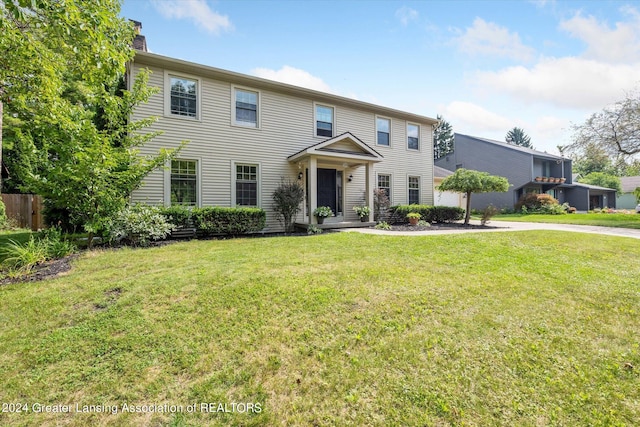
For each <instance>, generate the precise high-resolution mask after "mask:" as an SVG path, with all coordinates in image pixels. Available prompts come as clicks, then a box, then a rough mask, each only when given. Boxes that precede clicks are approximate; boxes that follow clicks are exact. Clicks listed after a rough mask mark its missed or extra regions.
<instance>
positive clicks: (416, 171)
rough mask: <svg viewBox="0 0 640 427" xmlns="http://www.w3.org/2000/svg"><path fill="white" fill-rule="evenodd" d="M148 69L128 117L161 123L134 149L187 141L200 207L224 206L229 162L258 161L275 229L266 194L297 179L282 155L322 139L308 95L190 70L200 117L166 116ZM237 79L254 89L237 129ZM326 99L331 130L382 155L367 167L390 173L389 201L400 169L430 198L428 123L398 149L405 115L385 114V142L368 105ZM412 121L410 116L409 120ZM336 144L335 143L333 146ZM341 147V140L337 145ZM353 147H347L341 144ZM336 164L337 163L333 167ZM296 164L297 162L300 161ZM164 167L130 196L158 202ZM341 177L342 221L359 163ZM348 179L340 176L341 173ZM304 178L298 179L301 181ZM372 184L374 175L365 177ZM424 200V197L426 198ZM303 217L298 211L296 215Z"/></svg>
mask: <svg viewBox="0 0 640 427" xmlns="http://www.w3.org/2000/svg"><path fill="white" fill-rule="evenodd" d="M140 62H143V61H138V62H136V63H134V65H133V73H134V74H135V73H136V72H137V70H138V69H139V67H141V66H142V65H141V64H140ZM149 68H150V69H151V71H152V74H151V76H150V85H152V86H155V87H158V88H159V89H160V90H159V92H158V93H157V94H155V95H153V96H152V97H151V99H150V101H149V102H148V103H147V104H144V105H141V106H140V107H139V108H138V109H137V110H136V113H135V114H134V119H136V118H144V117H149V116H156V117H158V120H157V121H156V123H154V124H153V125H152V126H151V129H150V130H161V131H163V133H162V135H159V136H157V137H156V138H154V139H153V140H152V141H151V142H149V143H148V144H147V145H146V146H145V147H143V148H142V150H141V154H143V155H144V154H154V153H157V152H158V151H159V150H160V149H161V148H176V147H178V146H179V145H180V141H183V140H188V141H189V142H188V144H187V145H186V146H185V147H184V148H183V149H182V151H181V152H180V154H179V156H178V157H179V158H184V159H197V160H198V161H199V162H200V165H199V170H200V175H199V176H198V180H199V185H200V188H201V200H199V201H198V204H199V205H200V206H230V205H231V198H232V197H231V195H232V191H233V190H234V189H233V188H232V182H233V180H232V174H233V173H234V171H233V170H232V164H233V162H237V163H243V164H259V165H260V171H259V175H260V183H259V186H260V190H261V192H260V194H259V195H258V198H259V204H260V206H261V207H262V208H264V209H265V210H266V211H267V230H266V231H280V230H281V224H280V222H279V221H278V218H277V216H276V215H275V214H274V212H273V209H272V199H271V195H272V193H273V191H274V190H275V189H276V187H277V186H278V184H279V183H280V180H281V178H285V179H286V178H288V179H291V180H297V175H298V172H299V170H298V166H297V164H295V163H294V164H292V163H289V162H288V161H287V157H289V156H291V155H292V154H294V153H296V152H299V151H300V150H303V149H305V148H307V147H309V146H311V145H314V144H317V143H318V142H320V141H321V140H322V139H321V138H318V137H315V136H314V135H315V123H314V103H315V102H316V101H317V100H315V99H312V98H310V97H297V96H294V95H291V94H290V93H280V92H276V91H274V90H271V89H270V88H268V87H260V85H259V82H258V83H256V86H258V87H252V86H251V85H248V84H247V82H240V83H242V84H238V82H233V81H221V80H216V79H212V78H209V77H207V75H206V74H205V75H198V77H199V79H200V84H201V87H200V94H201V99H200V100H199V106H200V108H201V110H200V113H199V117H200V119H201V120H185V119H182V118H179V117H166V116H165V111H164V96H165V94H164V73H165V70H164V69H162V68H158V67H149ZM167 71H168V72H170V73H171V74H172V75H177V76H180V75H181V74H182V73H181V72H180V70H174V69H170V68H168V69H167ZM186 74H187V75H195V74H197V71H194V70H192V69H189V71H188V72H187V73H186ZM236 84H238V85H239V86H242V87H243V88H246V89H248V90H255V91H259V93H260V100H259V105H260V107H261V111H260V113H259V114H260V128H258V129H256V128H249V127H247V128H244V127H239V126H232V125H231V123H232V117H231V115H232V112H233V110H232V96H233V89H232V88H233V86H234V85H236ZM318 103H320V104H322V105H325V104H326V105H332V106H333V107H334V108H335V110H334V117H335V126H336V129H335V134H336V135H339V134H342V133H344V132H347V131H348V132H351V133H352V134H354V135H355V136H356V137H358V138H359V139H360V140H362V141H363V142H364V143H366V144H367V145H369V147H371V148H373V149H375V150H376V151H378V152H379V153H380V154H382V155H383V156H384V160H383V162H381V163H380V164H378V165H376V166H375V169H374V179H375V170H378V169H379V170H383V171H385V173H392V174H393V177H394V178H393V186H394V187H393V189H392V193H393V196H394V203H396V204H399V203H406V200H404V199H406V194H407V183H406V176H407V175H419V176H421V191H422V194H421V201H423V202H425V203H432V200H433V194H432V190H431V189H432V187H433V185H432V182H431V181H432V176H433V172H432V165H433V161H432V160H431V159H432V154H431V150H432V148H431V142H430V140H429V139H428V137H429V138H430V136H431V126H430V125H429V124H426V125H422V126H421V129H420V137H421V138H420V146H421V150H420V151H419V152H416V151H407V150H406V141H405V139H406V120H404V119H403V118H401V117H393V116H391V117H390V116H389V114H388V112H385V114H384V116H385V117H390V118H391V120H392V127H393V128H392V132H391V135H392V141H391V147H384V146H378V145H376V141H375V137H376V127H375V116H376V114H380V112H378V111H375V110H373V109H372V110H370V111H369V110H366V111H365V110H358V109H356V108H352V107H351V106H343V105H341V104H340V103H326V102H324V101H323V102H319V101H318ZM410 121H411V122H412V123H415V119H413V120H410ZM336 148H337V147H336ZM343 148H347V147H343ZM349 148H351V149H352V148H353V147H349ZM333 167H336V168H338V169H342V167H341V166H333ZM303 171H304V168H303ZM165 173H166V172H165V171H164V170H158V171H154V172H153V173H151V174H150V175H149V176H148V177H147V178H146V179H145V182H144V185H143V186H142V187H141V188H140V189H139V190H136V191H135V192H134V194H133V196H132V199H133V200H134V201H144V202H148V203H154V204H162V203H163V202H162V201H163V198H164V192H165V189H164V186H165V179H164V177H165ZM343 174H344V177H345V182H344V187H343V188H344V191H345V206H344V214H345V219H346V220H353V221H356V220H357V219H358V218H357V216H356V215H355V212H353V206H354V205H356V204H358V205H361V204H363V203H364V197H365V194H364V192H365V167H364V166H360V167H348V168H345V169H344V170H343ZM349 175H353V180H352V181H351V182H348V179H347V178H348V176H349ZM301 183H302V184H304V180H303V181H302V182H301ZM373 185H374V186H375V182H374V184H373ZM430 201H431V202H430ZM302 219H303V213H300V214H299V215H298V220H302Z"/></svg>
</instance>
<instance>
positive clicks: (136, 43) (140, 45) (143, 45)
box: [129, 19, 147, 52]
mask: <svg viewBox="0 0 640 427" xmlns="http://www.w3.org/2000/svg"><path fill="white" fill-rule="evenodd" d="M129 21H131V22H133V28H134V30H135V32H136V36H135V37H134V39H133V48H134V49H136V50H141V51H143V52H147V39H146V38H145V37H144V36H143V35H142V34H140V31H142V22H140V21H134V20H133V19H130V20H129Z"/></svg>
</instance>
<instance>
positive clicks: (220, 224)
mask: <svg viewBox="0 0 640 427" xmlns="http://www.w3.org/2000/svg"><path fill="white" fill-rule="evenodd" d="M191 215H192V219H193V224H194V225H195V227H196V229H197V230H198V233H199V234H203V235H205V236H212V235H216V234H229V235H233V236H235V235H238V234H245V233H255V232H258V231H260V230H262V229H263V228H264V227H265V224H266V221H267V214H266V212H265V211H264V210H262V209H259V208H225V207H210V208H194V209H193V210H192V211H191Z"/></svg>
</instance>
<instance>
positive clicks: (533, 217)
mask: <svg viewBox="0 0 640 427" xmlns="http://www.w3.org/2000/svg"><path fill="white" fill-rule="evenodd" d="M491 220H492V221H494V220H495V221H518V222H544V223H553V224H575V225H598V226H603V227H618V228H640V214H623V213H611V214H610V213H585V214H567V215H539V214H529V215H524V214H502V215H496V216H494V217H493V218H491Z"/></svg>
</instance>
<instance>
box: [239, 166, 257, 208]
mask: <svg viewBox="0 0 640 427" xmlns="http://www.w3.org/2000/svg"><path fill="white" fill-rule="evenodd" d="M236 206H258V165H246V164H236Z"/></svg>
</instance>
